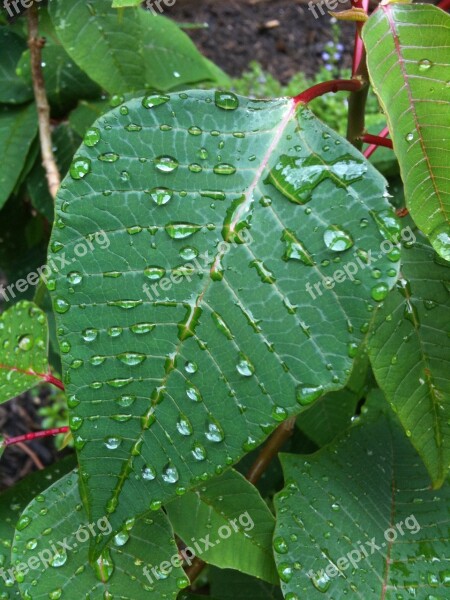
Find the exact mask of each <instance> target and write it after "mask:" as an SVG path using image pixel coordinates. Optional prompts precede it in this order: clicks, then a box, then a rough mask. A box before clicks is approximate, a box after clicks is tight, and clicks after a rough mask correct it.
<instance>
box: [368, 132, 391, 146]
mask: <svg viewBox="0 0 450 600" xmlns="http://www.w3.org/2000/svg"><path fill="white" fill-rule="evenodd" d="M361 140H362V141H363V142H364V143H365V144H374V145H375V146H384V148H391V150H392V140H387V139H386V138H383V137H380V136H379V135H371V134H370V133H365V134H364V135H363V136H362V137H361Z"/></svg>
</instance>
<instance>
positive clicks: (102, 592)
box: [12, 471, 189, 600]
mask: <svg viewBox="0 0 450 600" xmlns="http://www.w3.org/2000/svg"><path fill="white" fill-rule="evenodd" d="M43 509H47V510H46V511H44V510H43ZM55 523H57V529H55ZM109 531H110V523H109V521H108V519H107V517H102V518H100V519H99V520H96V521H93V522H91V523H89V521H88V520H87V518H86V515H85V513H84V511H83V507H82V504H81V499H80V493H79V488H78V476H77V471H72V472H71V473H68V474H67V475H66V476H64V477H63V478H62V479H60V480H59V481H57V482H56V483H54V484H53V485H52V486H50V487H49V488H48V489H47V490H45V492H43V493H42V494H41V495H40V496H38V497H36V498H35V499H34V500H33V501H32V502H31V503H30V504H29V505H28V506H27V508H26V509H25V510H24V512H23V513H22V515H21V517H20V519H19V520H18V522H17V525H16V536H15V539H14V545H13V549H12V562H13V564H14V565H15V568H16V579H18V582H19V588H20V592H21V594H22V596H23V597H24V598H26V597H27V596H31V597H34V598H61V599H62V600H64V598H67V600H71V599H72V598H73V597H74V593H76V596H77V597H78V598H91V597H92V598H100V597H101V598H116V597H117V598H140V597H142V596H143V595H145V597H149V598H150V597H154V598H157V599H158V600H159V599H160V598H167V599H170V598H173V599H175V598H176V597H177V595H178V593H179V591H180V589H182V588H183V587H186V586H187V585H189V581H188V579H187V578H186V576H185V575H184V571H183V569H182V568H181V566H180V562H181V561H180V560H179V559H178V549H177V546H176V544H175V540H174V539H173V532H172V528H171V527H170V523H169V522H168V520H167V517H166V516H165V514H164V513H163V512H162V511H160V512H159V513H158V514H154V515H153V516H152V519H141V520H139V521H136V522H134V520H131V521H130V522H129V523H128V524H127V526H126V527H125V528H124V529H123V530H122V531H120V532H119V533H118V534H117V535H116V536H115V538H114V541H113V542H112V543H111V545H110V546H109V547H108V548H106V549H105V550H104V552H103V554H102V556H101V557H100V558H99V559H98V561H97V562H96V563H95V565H94V566H91V565H90V564H89V561H88V547H89V538H90V537H92V536H93V535H95V536H98V537H102V536H103V535H105V534H106V532H109ZM33 557H34V558H33ZM37 558H39V559H40V560H39V561H37V562H38V566H36V559H37ZM171 558H173V560H174V562H175V564H176V566H175V567H174V566H173V565H172V564H171V563H170V562H167V561H170V560H171ZM30 560H33V563H34V565H35V566H34V567H33V568H31V567H30V566H29V565H30V563H29V561H30ZM147 561H151V562H147ZM20 565H24V566H23V568H20ZM152 568H153V569H155V570H154V571H152ZM146 573H148V575H146ZM157 575H158V577H159V578H158V579H157V577H156V576H157ZM74 590H76V592H74ZM91 594H92V596H91Z"/></svg>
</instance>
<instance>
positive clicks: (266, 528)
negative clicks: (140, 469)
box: [166, 470, 278, 583]
mask: <svg viewBox="0 0 450 600" xmlns="http://www.w3.org/2000/svg"><path fill="white" fill-rule="evenodd" d="M166 511H167V515H168V517H169V519H170V521H171V523H172V525H173V528H174V529H175V532H176V533H177V534H178V535H179V536H180V537H181V539H182V540H183V541H184V542H185V544H187V545H188V546H189V545H192V540H195V541H197V543H198V547H197V548H194V552H196V554H197V556H198V557H199V558H201V559H202V560H203V561H205V562H207V563H209V564H212V565H216V566H218V567H221V568H230V569H237V570H239V571H242V572H243V573H248V574H249V575H254V576H255V577H259V578H260V579H265V580H266V581H269V582H270V583H277V582H278V577H277V572H276V569H275V565H274V562H273V554H272V536H273V530H274V525H275V520H274V518H273V515H272V513H271V512H270V510H269V509H268V508H267V504H266V503H265V502H264V500H263V499H262V498H261V496H260V494H259V492H258V490H257V489H256V488H255V487H254V486H253V485H252V484H251V483H249V482H248V481H247V480H246V479H245V478H244V477H243V476H242V475H240V474H239V473H238V472H237V471H234V470H230V471H227V472H225V473H224V474H223V475H221V476H220V477H216V478H215V479H213V480H212V481H211V482H209V483H206V484H205V485H204V486H202V487H200V488H198V489H197V490H195V491H192V492H188V493H187V494H185V495H184V496H182V497H181V498H178V499H177V500H175V501H174V502H171V503H170V504H168V505H167V506H166ZM188 515H192V517H194V515H195V518H191V517H188ZM199 550H200V551H199Z"/></svg>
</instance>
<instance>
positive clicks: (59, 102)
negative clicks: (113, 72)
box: [17, 38, 101, 116]
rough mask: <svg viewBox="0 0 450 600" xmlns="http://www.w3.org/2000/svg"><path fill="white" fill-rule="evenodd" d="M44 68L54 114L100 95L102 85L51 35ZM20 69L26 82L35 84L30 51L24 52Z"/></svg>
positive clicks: (63, 113)
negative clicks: (90, 77)
mask: <svg viewBox="0 0 450 600" xmlns="http://www.w3.org/2000/svg"><path fill="white" fill-rule="evenodd" d="M42 64H43V67H42V71H43V75H44V79H45V89H46V92H47V97H48V101H49V104H50V107H51V111H52V116H59V115H65V114H66V113H67V111H68V110H70V109H72V108H74V106H76V104H77V101H78V100H79V99H81V98H83V99H89V98H98V97H99V96H100V94H101V89H100V87H99V86H98V85H97V84H96V83H94V82H93V81H92V80H91V79H89V77H88V76H87V75H86V74H85V73H84V72H83V71H82V70H81V69H80V68H79V67H78V66H77V65H76V63H75V62H74V61H73V60H72V59H71V58H70V56H69V55H68V54H67V52H66V51H65V50H64V48H62V47H61V46H59V45H58V44H56V43H55V42H53V41H52V39H51V38H47V41H46V44H45V46H44V48H43V50H42ZM17 71H18V73H20V76H21V77H22V79H23V81H24V82H26V83H27V84H31V81H32V78H31V61H30V51H29V50H27V51H26V52H24V53H23V55H22V58H21V60H20V61H19V64H18V65H17Z"/></svg>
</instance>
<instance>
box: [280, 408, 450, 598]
mask: <svg viewBox="0 0 450 600" xmlns="http://www.w3.org/2000/svg"><path fill="white" fill-rule="evenodd" d="M368 421H369V422H368ZM363 422H364V425H361V424H360V425H358V426H355V427H353V428H352V429H351V430H350V432H349V433H347V434H345V435H344V436H343V437H342V438H340V439H339V440H338V441H337V442H336V443H335V444H333V445H331V446H327V447H326V448H324V449H323V450H320V451H319V452H317V453H316V454H314V455H313V456H311V455H310V456H307V457H305V456H298V455H297V456H296V455H290V454H284V455H282V456H281V462H282V464H283V470H284V473H285V478H286V487H285V489H284V490H283V491H282V492H280V493H279V494H278V496H277V497H276V499H275V505H276V508H277V525H276V531H275V538H274V550H275V560H276V562H277V565H278V572H279V574H280V577H281V580H282V590H283V593H284V595H285V598H289V599H291V600H294V599H297V598H308V600H316V599H317V600H322V599H323V598H327V599H328V598H329V599H331V598H344V597H347V595H348V597H349V598H354V597H358V598H416V597H417V598H419V597H420V598H436V593H438V597H439V596H441V597H443V596H442V595H441V593H442V592H443V588H442V586H447V585H448V574H449V571H448V568H447V566H446V565H447V563H446V562H445V556H446V553H447V547H448V542H449V530H448V524H449V517H448V505H449V502H450V486H449V485H448V484H446V485H445V487H443V488H442V489H441V490H440V491H439V492H435V491H432V490H431V489H430V487H429V478H428V474H427V472H426V470H425V468H424V467H423V465H422V463H421V461H420V459H419V457H418V456H417V454H416V452H415V451H414V449H413V447H412V446H411V444H410V443H409V441H408V439H407V438H406V437H405V435H404V434H403V432H402V431H401V429H400V428H399V427H398V426H396V425H394V424H393V423H392V422H390V421H389V420H388V419H387V418H386V417H381V418H379V419H377V420H375V421H372V419H370V420H369V419H363ZM438 587H439V588H440V589H439V590H438V589H437V588H438ZM440 592H441V593H440ZM443 593H444V594H445V592H443ZM428 594H429V595H428Z"/></svg>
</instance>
